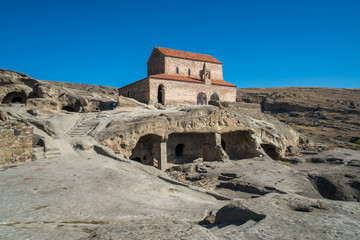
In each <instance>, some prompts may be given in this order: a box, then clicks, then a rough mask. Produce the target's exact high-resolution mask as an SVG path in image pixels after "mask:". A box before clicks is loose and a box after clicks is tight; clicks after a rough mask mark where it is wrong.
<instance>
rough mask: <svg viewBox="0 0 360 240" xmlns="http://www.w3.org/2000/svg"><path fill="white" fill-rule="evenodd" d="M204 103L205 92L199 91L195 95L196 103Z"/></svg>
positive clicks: (205, 101) (205, 100)
mask: <svg viewBox="0 0 360 240" xmlns="http://www.w3.org/2000/svg"><path fill="white" fill-rule="evenodd" d="M206 103H207V99H206V94H205V93H203V92H201V93H199V94H198V96H197V104H198V105H206Z"/></svg>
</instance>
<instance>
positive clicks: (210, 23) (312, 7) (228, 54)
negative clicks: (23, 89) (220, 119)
mask: <svg viewBox="0 0 360 240" xmlns="http://www.w3.org/2000/svg"><path fill="white" fill-rule="evenodd" d="M0 26H1V28H0V31H1V35H0V68H5V69H11V70H15V71H19V72H23V73H26V74H29V75H30V76H32V77H34V78H36V79H41V80H54V81H66V82H76V83H88V84H97V85H106V86H113V87H121V86H124V85H126V84H129V83H131V82H134V81H136V80H139V79H141V78H144V77H146V75H147V65H146V62H147V60H148V58H149V56H150V53H151V51H152V48H153V47H154V46H158V47H167V48H173V49H178V50H184V51H191V52H197V53H204V54H210V55H213V56H214V57H215V58H217V59H218V60H220V61H221V62H223V69H224V79H225V80H226V81H228V82H231V83H233V84H236V85H237V86H238V87H239V88H245V87H285V86H320V87H346V88H355V87H356V88H359V87H360V0H338V1H333V0H323V1H322V0H262V1H261V0H247V1H241V0H238V1H227V0H222V1H219V0H216V1H212V0H206V1H202V0H192V1H188V0H182V1H171V0H163V1H162V0H161V1H160V0H152V1H137V0H132V1H120V0H119V1H115V0H101V1H95V0H86V1H85V0H84V1H80V0H79V1H77V0H0Z"/></svg>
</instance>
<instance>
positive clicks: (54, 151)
mask: <svg viewBox="0 0 360 240" xmlns="http://www.w3.org/2000/svg"><path fill="white" fill-rule="evenodd" d="M32 154H33V156H34V157H35V159H53V158H57V157H60V156H61V152H60V150H59V149H58V148H56V147H52V148H47V149H46V150H45V151H44V148H43V147H33V149H32Z"/></svg>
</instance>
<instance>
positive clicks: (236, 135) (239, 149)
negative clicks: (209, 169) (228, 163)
mask: <svg viewBox="0 0 360 240" xmlns="http://www.w3.org/2000/svg"><path fill="white" fill-rule="evenodd" d="M221 146H222V148H223V149H224V150H225V152H226V153H227V155H228V156H229V158H230V159H231V160H239V159H243V158H252V157H256V156H257V155H258V154H257V151H256V145H255V140H254V139H253V138H252V137H251V132H250V131H233V132H227V133H222V134H221Z"/></svg>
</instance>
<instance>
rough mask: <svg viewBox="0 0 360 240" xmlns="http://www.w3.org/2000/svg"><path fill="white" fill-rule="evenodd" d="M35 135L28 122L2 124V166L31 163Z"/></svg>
mask: <svg viewBox="0 0 360 240" xmlns="http://www.w3.org/2000/svg"><path fill="white" fill-rule="evenodd" d="M33 135H34V127H33V126H31V125H30V124H29V123H28V122H20V121H5V122H0V165H6V164H14V163H19V162H27V161H31V160H32V144H33Z"/></svg>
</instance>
